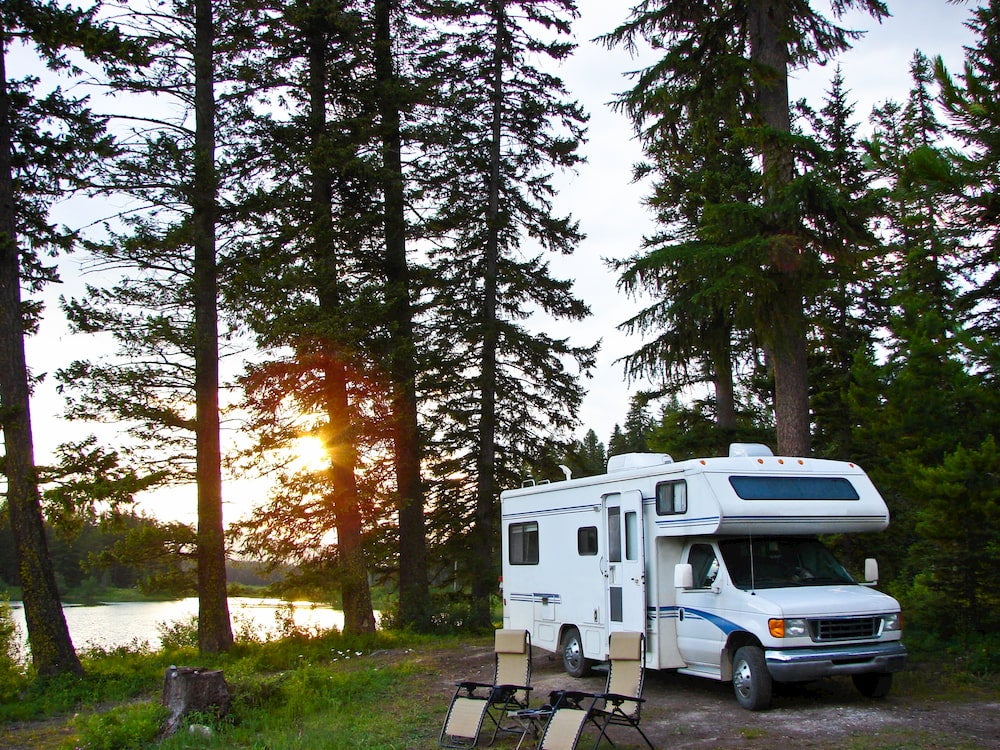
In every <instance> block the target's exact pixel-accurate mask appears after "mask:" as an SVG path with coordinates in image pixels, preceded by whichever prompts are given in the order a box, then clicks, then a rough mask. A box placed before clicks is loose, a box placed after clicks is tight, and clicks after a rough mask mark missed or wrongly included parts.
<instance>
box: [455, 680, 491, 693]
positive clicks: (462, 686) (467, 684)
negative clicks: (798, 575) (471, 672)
mask: <svg viewBox="0 0 1000 750" xmlns="http://www.w3.org/2000/svg"><path fill="white" fill-rule="evenodd" d="M455 687H456V688H458V689H459V690H465V691H466V692H468V694H469V695H472V694H473V693H474V692H476V690H478V689H479V688H492V687H493V683H492V682H474V681H472V680H463V681H462V682H456V683H455Z"/></svg>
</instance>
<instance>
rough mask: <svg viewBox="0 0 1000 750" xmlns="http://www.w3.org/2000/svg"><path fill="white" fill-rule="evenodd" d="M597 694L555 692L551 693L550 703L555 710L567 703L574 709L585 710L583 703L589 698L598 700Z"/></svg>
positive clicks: (571, 691) (567, 691)
mask: <svg viewBox="0 0 1000 750" xmlns="http://www.w3.org/2000/svg"><path fill="white" fill-rule="evenodd" d="M596 697H597V695H596V693H586V692H584V691H582V690H553V691H552V692H551V693H549V703H550V704H551V706H552V707H553V708H558V707H559V705H560V704H561V703H565V704H567V705H569V706H573V707H574V708H583V706H581V705H580V704H581V702H583V701H585V700H587V699H588V698H591V699H592V698H596Z"/></svg>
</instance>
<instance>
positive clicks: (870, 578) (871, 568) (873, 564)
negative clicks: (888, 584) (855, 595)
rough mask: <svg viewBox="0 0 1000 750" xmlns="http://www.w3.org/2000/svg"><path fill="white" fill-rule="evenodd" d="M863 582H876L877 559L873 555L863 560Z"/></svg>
mask: <svg viewBox="0 0 1000 750" xmlns="http://www.w3.org/2000/svg"><path fill="white" fill-rule="evenodd" d="M865 583H878V560H876V559H875V558H874V557H869V558H867V559H866V560H865Z"/></svg>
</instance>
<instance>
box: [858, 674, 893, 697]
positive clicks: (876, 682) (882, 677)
mask: <svg viewBox="0 0 1000 750" xmlns="http://www.w3.org/2000/svg"><path fill="white" fill-rule="evenodd" d="M851 679H852V680H854V687H856V688H857V689H858V692H859V693H861V694H862V695H863V696H865V697H866V698H885V696H887V695H888V694H889V691H890V690H891V689H892V672H868V673H866V674H853V675H851Z"/></svg>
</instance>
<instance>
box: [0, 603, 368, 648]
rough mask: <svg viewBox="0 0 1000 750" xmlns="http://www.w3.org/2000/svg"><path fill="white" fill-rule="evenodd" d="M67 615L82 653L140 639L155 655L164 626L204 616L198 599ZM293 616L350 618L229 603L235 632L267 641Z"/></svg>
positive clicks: (303, 621) (325, 621)
mask: <svg viewBox="0 0 1000 750" xmlns="http://www.w3.org/2000/svg"><path fill="white" fill-rule="evenodd" d="M10 605H11V609H12V611H13V616H14V622H15V623H17V626H18V628H19V629H20V632H21V638H22V642H23V644H24V649H23V650H24V653H25V654H26V653H27V639H28V634H27V630H26V628H25V624H24V609H22V607H21V602H18V601H12V602H11V603H10ZM289 607H291V610H289ZM63 612H64V613H65V616H66V624H67V626H68V627H69V633H70V636H71V637H72V639H73V645H74V646H76V648H77V649H78V650H83V649H86V648H87V647H88V646H99V647H101V648H104V649H112V648H115V647H117V646H125V645H128V644H130V643H132V642H133V641H136V640H138V641H140V642H141V641H146V642H147V643H149V645H150V647H152V648H153V649H154V650H155V649H159V648H160V645H161V643H160V633H159V630H158V626H159V625H161V624H166V625H172V624H174V623H178V622H183V623H187V622H189V621H190V620H191V618H192V617H195V616H197V614H198V599H197V597H189V598H187V599H178V600H174V601H167V602H114V603H109V604H101V605H97V606H82V605H79V606H78V605H66V606H64V607H63ZM289 614H290V615H291V618H292V622H293V623H294V624H295V625H296V626H297V627H299V628H301V629H303V630H306V631H313V630H330V629H331V628H342V627H343V626H344V613H343V612H341V611H340V610H337V609H333V608H332V607H329V606H326V605H322V604H314V603H312V602H286V601H284V600H282V599H255V598H249V597H230V599H229V615H230V619H231V620H232V623H233V632H234V633H239V632H246V631H249V632H251V633H253V634H255V635H256V636H257V637H258V638H261V639H271V638H276V637H278V636H279V635H280V634H281V625H282V623H284V622H285V621H286V620H287V619H288V616H289ZM376 616H377V613H376Z"/></svg>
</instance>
